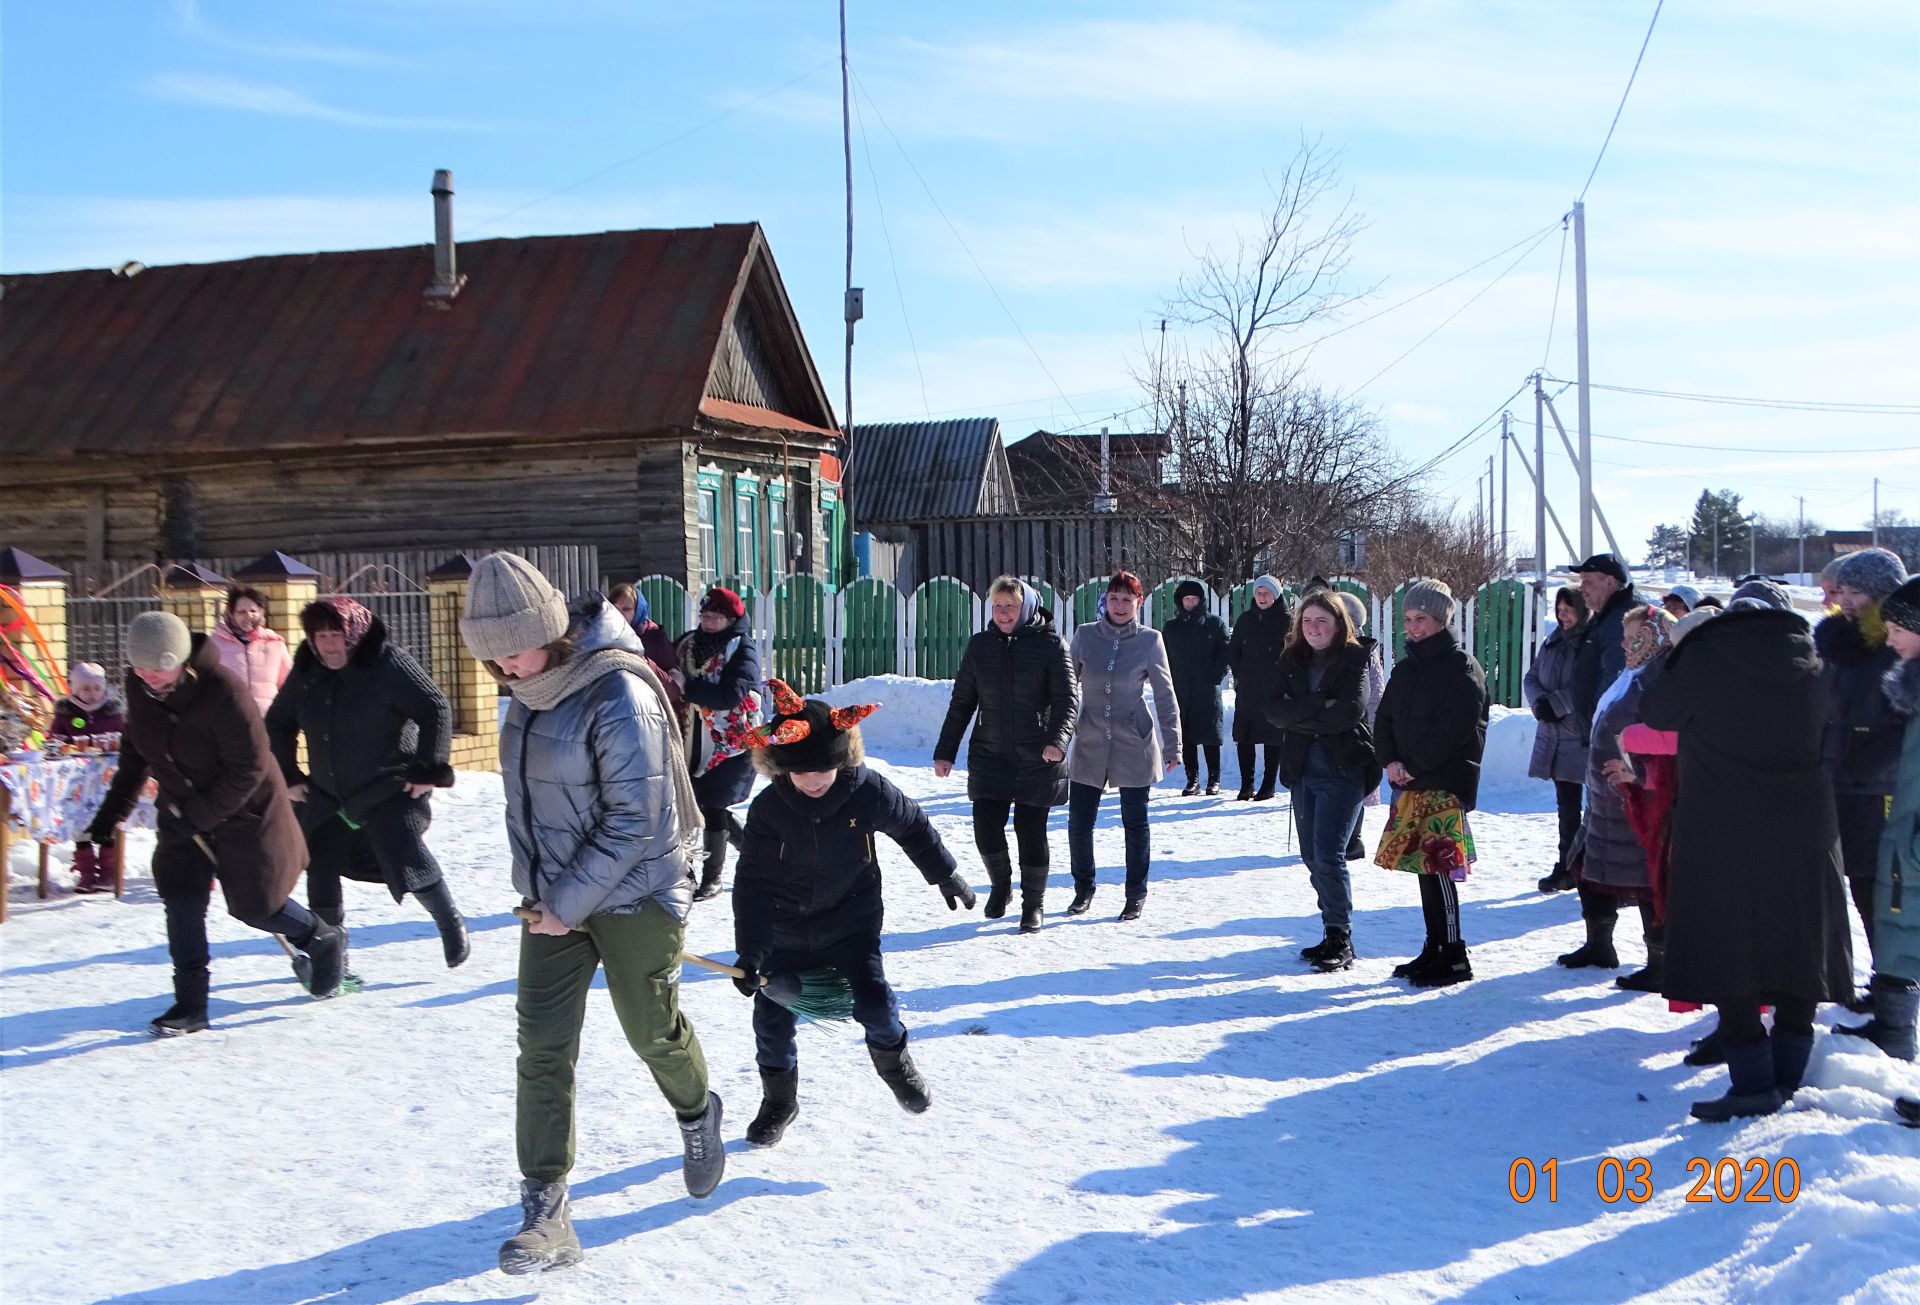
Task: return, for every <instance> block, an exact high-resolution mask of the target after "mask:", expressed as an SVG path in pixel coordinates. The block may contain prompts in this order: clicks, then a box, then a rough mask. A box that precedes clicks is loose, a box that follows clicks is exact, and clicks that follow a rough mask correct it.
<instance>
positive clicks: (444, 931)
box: [413, 879, 473, 970]
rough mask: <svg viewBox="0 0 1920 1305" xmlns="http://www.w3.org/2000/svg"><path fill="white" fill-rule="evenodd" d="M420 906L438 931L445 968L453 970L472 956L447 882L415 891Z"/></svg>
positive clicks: (465, 927)
mask: <svg viewBox="0 0 1920 1305" xmlns="http://www.w3.org/2000/svg"><path fill="white" fill-rule="evenodd" d="M413 895H414V896H415V897H417V898H419V899H420V905H422V906H424V907H426V908H427V914H428V915H431V916H432V917H433V923H434V925H435V926H436V927H437V928H438V929H439V930H440V951H441V954H442V955H444V956H445V957H446V959H447V968H448V969H449V970H451V969H453V968H454V967H455V966H457V965H459V964H460V963H461V962H462V961H464V960H466V959H467V957H468V956H470V955H472V954H473V946H472V944H471V943H470V942H469V941H468V939H467V922H466V921H465V920H464V919H462V918H461V916H460V909H459V908H458V907H456V906H455V905H454V904H453V894H452V893H451V892H449V891H448V889H447V881H446V880H444V879H443V880H441V881H440V882H439V883H437V884H435V885H433V886H432V887H431V888H421V889H417V890H415V892H414V894H413Z"/></svg>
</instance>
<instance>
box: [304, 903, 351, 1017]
mask: <svg viewBox="0 0 1920 1305" xmlns="http://www.w3.org/2000/svg"><path fill="white" fill-rule="evenodd" d="M300 950H301V951H303V952H305V953H306V955H305V956H304V957H303V958H302V959H303V960H305V961H306V963H307V965H306V978H305V982H306V985H307V991H308V992H310V993H312V994H313V995H314V996H315V997H317V998H321V999H323V1000H324V999H325V998H328V997H332V996H336V995H338V994H339V992H340V981H341V980H342V979H344V978H346V976H347V928H346V926H345V925H335V924H328V923H327V922H326V921H325V920H323V919H321V918H320V917H319V916H315V917H314V919H313V937H311V938H309V939H307V942H306V945H305V946H304V947H302V948H301V949H300ZM294 973H295V974H299V973H300V967H299V966H298V965H297V964H296V965H295V967H294Z"/></svg>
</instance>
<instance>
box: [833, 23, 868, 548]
mask: <svg viewBox="0 0 1920 1305" xmlns="http://www.w3.org/2000/svg"><path fill="white" fill-rule="evenodd" d="M852 80H853V74H852V70H851V68H850V67H849V65H848V63H847V0H840V144H841V150H842V153H843V154H844V155H845V158H846V165H847V279H846V300H845V316H846V319H847V364H846V388H845V394H846V406H845V407H844V408H843V409H842V410H841V414H840V514H841V520H843V521H844V522H846V526H847V540H846V548H845V551H844V552H843V553H842V554H841V556H840V557H839V558H838V559H836V560H837V562H838V565H839V568H840V571H841V574H842V576H843V577H844V578H845V579H846V580H852V579H853V576H854V570H855V565H854V560H853V557H854V548H853V532H854V528H855V526H856V524H857V523H856V522H855V521H854V519H853V324H854V323H855V322H857V321H859V320H860V319H861V317H862V316H864V315H865V313H864V303H863V296H862V295H861V292H860V291H859V290H856V289H855V288H854V285H853V89H852ZM829 551H831V549H829Z"/></svg>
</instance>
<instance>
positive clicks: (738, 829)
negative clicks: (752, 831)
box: [727, 810, 747, 856]
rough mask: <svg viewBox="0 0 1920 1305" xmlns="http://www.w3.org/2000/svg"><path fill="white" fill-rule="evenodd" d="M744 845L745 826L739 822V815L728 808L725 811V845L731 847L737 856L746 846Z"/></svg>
mask: <svg viewBox="0 0 1920 1305" xmlns="http://www.w3.org/2000/svg"><path fill="white" fill-rule="evenodd" d="M746 845H747V827H746V826H745V825H743V824H741V823H740V817H739V816H736V815H734V814H733V812H732V811H731V810H729V811H728V812H727V846H728V847H730V848H732V849H733V851H734V854H735V855H736V856H737V855H739V854H740V852H741V851H743V850H744V849H745V848H746Z"/></svg>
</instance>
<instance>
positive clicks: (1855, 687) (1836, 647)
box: [1813, 615, 1906, 797]
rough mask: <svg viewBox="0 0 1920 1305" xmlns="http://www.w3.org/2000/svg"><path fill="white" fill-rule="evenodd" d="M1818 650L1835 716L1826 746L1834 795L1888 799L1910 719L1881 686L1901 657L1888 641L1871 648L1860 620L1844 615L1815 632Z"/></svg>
mask: <svg viewBox="0 0 1920 1305" xmlns="http://www.w3.org/2000/svg"><path fill="white" fill-rule="evenodd" d="M1813 646H1814V648H1815V649H1816V650H1817V651H1818V652H1819V654H1820V663H1821V678H1823V679H1824V680H1825V681H1826V683H1827V694H1828V697H1829V699H1830V703H1829V708H1830V710H1831V711H1832V713H1833V714H1832V715H1831V716H1829V717H1828V718H1827V727H1826V732H1825V735H1824V737H1823V738H1822V739H1821V743H1820V755H1821V760H1822V761H1823V762H1824V763H1825V765H1826V768H1827V775H1828V777H1829V778H1830V779H1832V781H1833V791H1834V792H1835V793H1838V794H1847V795H1853V796H1860V797H1886V796H1888V795H1889V794H1891V793H1892V792H1893V788H1894V776H1895V773H1896V772H1897V771H1898V770H1899V768H1900V740H1901V737H1902V734H1903V731H1904V730H1905V727H1906V721H1905V720H1904V719H1903V718H1901V717H1900V716H1898V715H1896V714H1895V712H1894V710H1893V705H1892V704H1891V703H1889V702H1888V701H1887V695H1886V694H1885V693H1884V692H1882V691H1881V687H1880V685H1881V681H1882V680H1883V679H1885V678H1886V674H1887V672H1888V671H1889V670H1891V669H1892V668H1893V664H1894V663H1895V662H1897V661H1899V660H1900V657H1899V654H1897V653H1895V652H1894V650H1893V647H1892V645H1891V644H1888V643H1887V642H1886V641H1885V640H1884V639H1883V640H1882V641H1881V643H1880V645H1879V647H1877V648H1876V647H1870V646H1868V644H1867V640H1866V636H1865V635H1864V634H1862V633H1861V631H1860V624H1859V622H1857V621H1855V620H1853V619H1852V618H1851V617H1848V616H1841V615H1835V616H1829V617H1828V618H1827V619H1826V620H1824V621H1822V622H1820V624H1819V625H1817V626H1815V627H1814V628H1813Z"/></svg>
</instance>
